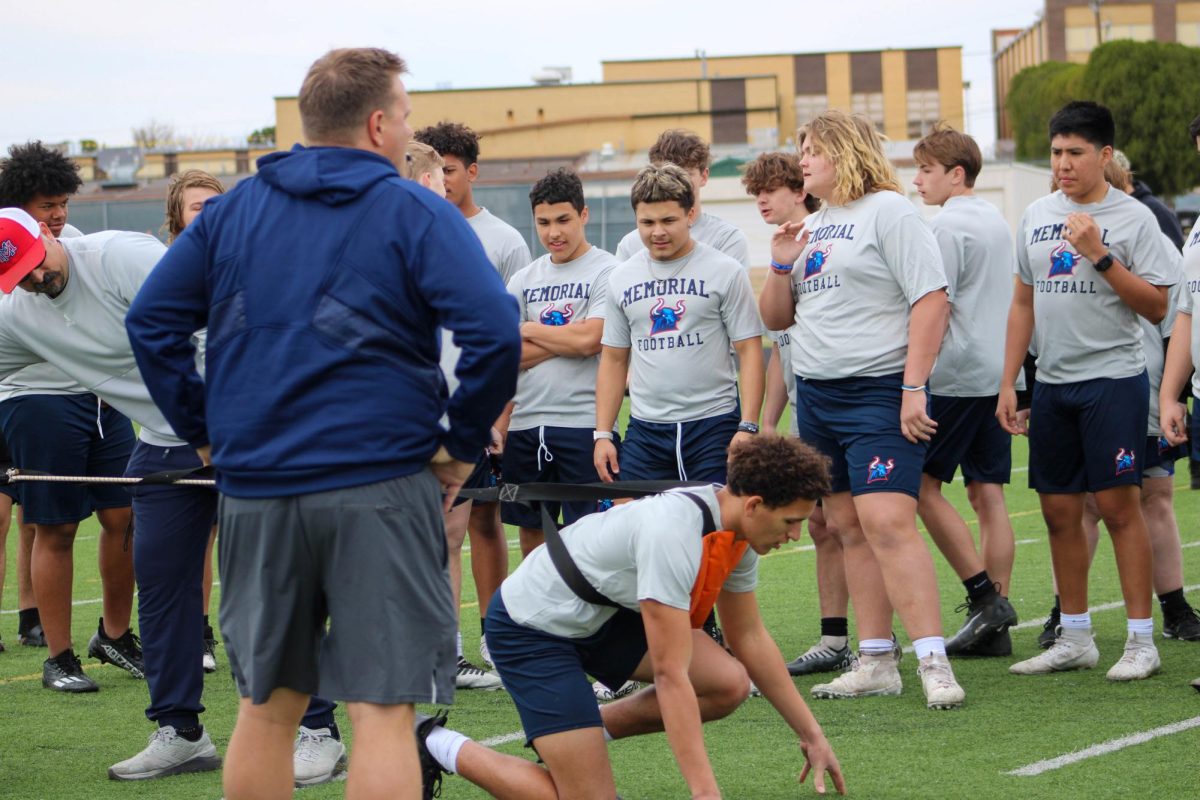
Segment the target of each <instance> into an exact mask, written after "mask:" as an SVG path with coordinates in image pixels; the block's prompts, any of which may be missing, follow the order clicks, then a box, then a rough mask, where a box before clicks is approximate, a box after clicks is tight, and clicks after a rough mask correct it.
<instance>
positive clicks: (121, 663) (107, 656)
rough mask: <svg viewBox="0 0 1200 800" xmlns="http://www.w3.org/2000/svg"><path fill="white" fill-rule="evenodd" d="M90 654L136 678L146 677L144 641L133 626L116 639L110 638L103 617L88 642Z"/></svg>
mask: <svg viewBox="0 0 1200 800" xmlns="http://www.w3.org/2000/svg"><path fill="white" fill-rule="evenodd" d="M88 655H89V656H91V657H92V658H97V659H99V660H100V662H101V663H103V664H112V665H113V666H114V667H120V668H121V669H123V670H125V671H126V672H128V673H129V674H130V675H132V676H133V677H135V678H144V677H146V673H145V669H146V668H145V666H144V665H143V664H142V642H141V640H140V639H138V637H137V635H136V634H134V632H133V629H132V628H130V629H129V630H127V631H125V633H123V634H121V635H120V636H118V637H117V638H116V639H110V638H108V636H107V635H105V633H104V619H103V618H101V619H100V624H99V625H98V626H97V628H96V633H95V635H93V636H92V640H91V641H90V642H88Z"/></svg>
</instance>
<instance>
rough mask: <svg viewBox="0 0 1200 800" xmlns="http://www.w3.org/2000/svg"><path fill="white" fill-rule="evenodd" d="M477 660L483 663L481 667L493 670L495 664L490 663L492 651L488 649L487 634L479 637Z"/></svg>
mask: <svg viewBox="0 0 1200 800" xmlns="http://www.w3.org/2000/svg"><path fill="white" fill-rule="evenodd" d="M479 660H480V661H482V662H483V666H485V667H487V668H488V669H495V668H496V663H495V662H494V661H492V651H491V650H489V649H488V645H487V634H481V635H480V636H479Z"/></svg>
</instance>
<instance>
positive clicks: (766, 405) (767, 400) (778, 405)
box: [762, 345, 788, 428]
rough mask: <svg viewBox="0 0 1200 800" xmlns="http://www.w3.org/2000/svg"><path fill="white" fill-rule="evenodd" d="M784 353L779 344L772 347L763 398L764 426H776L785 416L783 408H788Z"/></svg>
mask: <svg viewBox="0 0 1200 800" xmlns="http://www.w3.org/2000/svg"><path fill="white" fill-rule="evenodd" d="M781 360H782V354H781V353H780V352H779V346H778V345H775V346H774V347H772V348H771V358H770V360H769V361H767V383H766V396H765V397H764V399H763V418H762V421H763V427H766V428H774V427H775V426H776V425H778V424H779V420H780V418H781V417H783V409H785V408H787V402H788V394H787V386H786V385H785V384H784V380H783V370H784V367H783V365H782V364H780V361H781Z"/></svg>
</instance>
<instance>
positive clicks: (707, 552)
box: [689, 531, 748, 628]
mask: <svg viewBox="0 0 1200 800" xmlns="http://www.w3.org/2000/svg"><path fill="white" fill-rule="evenodd" d="M703 541H704V551H703V554H702V555H701V556H700V572H699V573H698V574H697V575H696V583H695V584H693V585H692V604H691V610H690V612H689V615H690V617H691V622H692V627H693V628H700V627H702V626H703V625H704V620H706V619H708V615H709V613H710V612H711V611H712V609H713V606H714V605H716V602H717V595H719V594H720V593H721V587H723V586H724V585H725V580H726V579H727V578H728V577H729V575H730V573H732V572H733V568H734V567H736V566H737V565H738V562H739V561H741V560H742V556H743V555H745V553H746V547H747V546H748V542H738V541H735V540H734V533H733V531H714V532H712V533H710V534H707V535H706V536H705V537H704V540H703Z"/></svg>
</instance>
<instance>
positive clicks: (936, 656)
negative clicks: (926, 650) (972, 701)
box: [917, 653, 967, 708]
mask: <svg viewBox="0 0 1200 800" xmlns="http://www.w3.org/2000/svg"><path fill="white" fill-rule="evenodd" d="M917 675H919V676H921V688H922V689H924V690H925V706H926V707H927V708H958V707H960V706H961V705H962V704H963V700H965V699H966V697H967V693H966V692H964V691H963V689H962V687H961V686H959V685H958V681H957V680H955V679H954V670H953V669H951V668H950V661H949V659H947V658H946V656H945V655H943V654H942V653H932V654H930V655H927V656H925V658H922V659H921V660H920V662H919V663H918V664H917Z"/></svg>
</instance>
